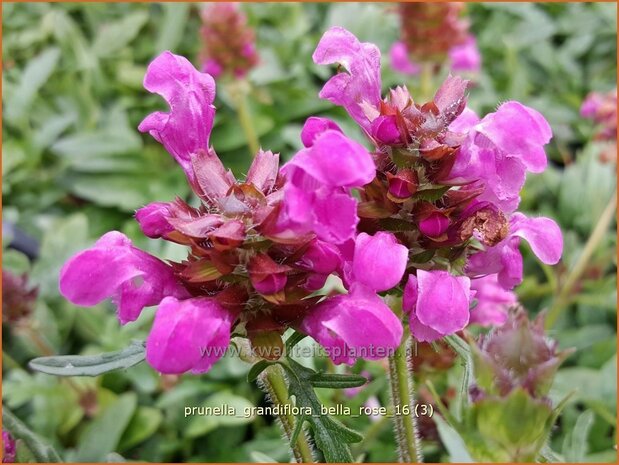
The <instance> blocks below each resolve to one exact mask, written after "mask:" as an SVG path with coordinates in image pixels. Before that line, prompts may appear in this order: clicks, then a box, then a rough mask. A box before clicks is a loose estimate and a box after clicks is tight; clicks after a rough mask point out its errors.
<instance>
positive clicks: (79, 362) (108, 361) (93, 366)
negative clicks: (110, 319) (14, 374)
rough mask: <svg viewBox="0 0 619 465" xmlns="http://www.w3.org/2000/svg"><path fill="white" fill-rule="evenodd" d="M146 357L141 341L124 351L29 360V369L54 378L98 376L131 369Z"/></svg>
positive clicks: (135, 342)
mask: <svg viewBox="0 0 619 465" xmlns="http://www.w3.org/2000/svg"><path fill="white" fill-rule="evenodd" d="M145 357H146V349H145V348H144V343H143V342H142V341H134V342H133V343H132V344H131V345H130V346H129V347H126V348H125V349H122V350H119V351H116V352H108V353H104V354H100V355H58V356H53V357H39V358H35V359H34V360H31V361H30V363H29V364H28V365H29V366H30V368H32V369H33V370H36V371H40V372H42V373H47V374H48V375H56V376H99V375H102V374H103V373H107V372H109V371H114V370H121V369H126V368H129V367H132V366H133V365H137V364H138V363H140V362H142V361H143V360H144V358H145Z"/></svg>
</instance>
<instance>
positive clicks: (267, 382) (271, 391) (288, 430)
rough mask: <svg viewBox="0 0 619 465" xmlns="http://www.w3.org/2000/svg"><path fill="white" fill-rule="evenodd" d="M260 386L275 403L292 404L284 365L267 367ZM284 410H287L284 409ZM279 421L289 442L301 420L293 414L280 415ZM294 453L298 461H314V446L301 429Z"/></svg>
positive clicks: (294, 445)
mask: <svg viewBox="0 0 619 465" xmlns="http://www.w3.org/2000/svg"><path fill="white" fill-rule="evenodd" d="M259 380H260V381H259V386H260V388H261V389H262V390H263V391H264V392H266V393H267V395H268V396H269V400H270V401H271V403H272V404H273V405H280V406H282V407H283V406H284V405H292V402H291V401H290V397H289V396H288V387H287V386H286V379H285V378H284V372H283V370H282V367H280V366H278V365H273V366H270V367H269V368H267V369H266V370H265V371H264V372H263V373H262V374H261V375H260V378H259ZM282 411H285V410H284V409H282ZM279 421H280V424H281V426H282V429H283V430H284V433H285V435H286V438H287V439H288V442H290V439H291V438H292V434H293V431H294V428H295V421H301V420H300V419H296V420H295V417H294V415H292V414H285V413H284V414H281V415H279ZM291 448H292V453H293V455H294V458H295V460H296V461H297V463H313V462H314V458H313V453H312V448H311V446H310V444H309V442H308V440H307V437H306V435H305V432H304V431H301V433H300V434H299V436H298V437H297V440H296V441H295V443H294V444H291Z"/></svg>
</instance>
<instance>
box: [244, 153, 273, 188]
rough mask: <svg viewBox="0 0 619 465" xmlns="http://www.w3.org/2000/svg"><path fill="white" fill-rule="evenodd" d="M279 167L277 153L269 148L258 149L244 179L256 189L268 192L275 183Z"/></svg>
mask: <svg viewBox="0 0 619 465" xmlns="http://www.w3.org/2000/svg"><path fill="white" fill-rule="evenodd" d="M278 168H279V154H278V153H275V154H274V153H273V152H271V151H270V150H268V151H266V152H265V151H264V150H260V151H259V152H258V153H257V154H256V157H255V158H254V161H253V162H252V164H251V166H250V167H249V171H248V173H247V179H246V181H247V182H248V183H251V184H253V185H254V186H255V187H256V189H258V190H260V191H262V192H264V193H269V192H270V190H271V189H272V188H273V186H274V185H275V180H276V179H277V173H278Z"/></svg>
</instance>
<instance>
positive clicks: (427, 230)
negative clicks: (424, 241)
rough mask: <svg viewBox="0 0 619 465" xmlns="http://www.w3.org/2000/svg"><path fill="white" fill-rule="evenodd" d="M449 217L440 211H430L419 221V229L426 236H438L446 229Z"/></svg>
mask: <svg viewBox="0 0 619 465" xmlns="http://www.w3.org/2000/svg"><path fill="white" fill-rule="evenodd" d="M448 227H449V218H447V217H446V216H445V215H443V214H442V213H441V212H434V213H431V214H430V215H429V216H428V217H427V218H424V219H423V220H421V221H420V222H419V230H420V231H421V232H422V233H423V234H425V235H426V236H428V237H439V236H440V235H441V234H443V233H445V231H447V228H448Z"/></svg>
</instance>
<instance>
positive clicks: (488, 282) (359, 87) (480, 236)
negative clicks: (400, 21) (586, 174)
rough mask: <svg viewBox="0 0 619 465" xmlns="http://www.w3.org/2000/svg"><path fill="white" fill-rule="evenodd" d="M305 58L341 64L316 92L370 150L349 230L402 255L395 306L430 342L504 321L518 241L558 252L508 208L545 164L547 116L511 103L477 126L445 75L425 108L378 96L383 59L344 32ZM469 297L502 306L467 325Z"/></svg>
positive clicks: (550, 239)
mask: <svg viewBox="0 0 619 465" xmlns="http://www.w3.org/2000/svg"><path fill="white" fill-rule="evenodd" d="M314 61H315V62H316V63H317V64H332V63H338V64H340V65H341V66H342V68H341V72H340V73H338V74H336V75H335V76H333V77H332V78H331V79H330V80H329V81H328V82H327V83H326V84H325V86H324V87H323V89H322V90H321V92H320V96H321V97H322V98H325V99H327V100H329V101H331V102H332V103H334V104H336V105H340V106H342V107H344V108H345V109H346V111H347V112H348V114H349V115H350V116H351V117H352V118H353V119H354V120H355V121H356V122H357V123H358V124H359V125H360V126H361V128H362V129H363V130H364V132H365V133H366V134H367V136H368V138H369V139H370V141H371V142H372V144H373V145H374V150H373V152H372V156H373V158H374V162H375V164H376V177H375V178H374V179H373V180H372V182H371V183H370V184H368V185H366V186H364V187H363V189H362V190H361V192H360V197H361V202H360V204H359V208H358V214H359V217H360V222H359V225H358V230H359V231H360V232H366V233H376V232H377V231H379V230H382V231H390V232H391V233H392V234H394V235H395V236H396V238H397V240H398V242H399V243H400V244H402V245H404V246H405V247H406V248H407V249H408V262H407V264H406V270H407V273H406V274H407V275H408V280H407V283H406V285H405V286H404V290H403V293H404V298H403V309H404V311H405V312H406V313H408V314H409V315H410V325H411V331H412V333H413V335H414V336H415V337H416V338H417V339H418V340H420V341H432V340H435V339H438V338H440V337H442V336H444V335H446V334H451V333H453V332H455V331H458V330H460V329H462V328H463V327H464V326H465V325H466V324H468V323H469V321H471V320H472V321H475V322H476V323H480V324H496V323H501V322H504V321H505V313H504V312H502V311H501V310H504V309H505V308H506V307H507V306H508V305H509V304H510V303H512V302H513V300H514V297H513V294H511V293H510V292H509V291H511V289H513V287H514V286H516V285H518V284H519V283H520V282H521V281H522V256H521V255H520V252H519V250H518V246H519V244H520V240H521V238H524V239H525V240H527V241H528V242H529V244H530V246H531V248H532V250H533V252H534V253H535V255H537V257H538V258H539V259H540V260H542V261H543V262H544V263H547V264H555V263H557V262H558V261H559V259H560V257H561V253H562V248H563V245H562V236H561V231H560V229H559V227H558V226H557V224H556V223H555V222H554V221H553V220H551V219H548V218H527V217H526V216H525V215H524V214H522V213H520V212H517V211H516V209H517V207H518V204H519V201H520V197H519V191H520V189H521V188H522V187H523V185H524V181H525V176H526V172H527V171H531V172H534V173H539V172H541V171H543V170H544V168H545V167H546V163H547V160H546V155H545V153H544V148H543V146H544V145H545V144H546V143H548V141H549V140H550V138H551V137H552V134H551V130H550V127H549V125H548V123H547V122H546V120H545V119H544V118H543V117H542V115H541V114H539V113H538V112H537V111H535V110H533V109H532V108H529V107H526V106H524V105H522V104H520V103H518V102H506V103H504V104H502V105H501V106H499V108H498V109H497V111H496V112H494V113H491V114H489V115H486V116H485V117H484V118H481V119H480V118H479V117H478V116H477V115H476V114H475V113H474V112H473V111H472V110H470V109H468V108H467V107H466V88H467V81H465V80H463V79H461V78H458V77H452V76H450V77H448V78H447V80H446V81H445V82H444V83H443V85H442V86H441V87H440V88H439V89H438V91H437V92H436V94H435V96H434V98H433V100H432V101H431V102H425V103H417V102H415V101H414V100H413V98H412V97H411V95H410V94H409V92H408V90H407V89H406V88H405V87H397V88H395V89H391V90H390V91H389V93H388V95H387V97H386V98H383V97H382V95H381V80H380V52H379V51H378V49H377V48H376V47H375V46H374V45H372V44H369V43H361V42H359V40H358V39H357V38H356V37H355V36H354V35H353V34H351V33H350V32H348V31H346V30H345V29H342V28H337V27H335V28H332V29H330V30H329V31H327V32H326V33H325V34H324V36H323V37H322V39H321V40H320V43H319V44H318V47H317V49H316V51H315V52H314ZM325 124H326V123H325ZM481 279H483V281H481ZM471 280H472V281H471ZM478 280H479V281H478ZM497 286H499V292H497V290H496V288H497ZM492 288H495V289H494V290H493V289H492ZM478 291H480V292H479V296H478V297H489V298H490V299H492V300H496V299H498V300H499V303H500V305H501V307H499V306H497V305H493V308H492V309H489V308H488V306H487V305H486V304H485V303H484V302H483V301H482V302H481V305H479V306H478V309H477V310H475V309H474V310H473V311H472V315H474V316H473V317H471V314H470V313H469V307H470V305H471V303H472V301H473V297H474V296H475V293H476V292H478ZM476 308H477V307H476ZM499 312H500V313H499Z"/></svg>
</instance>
